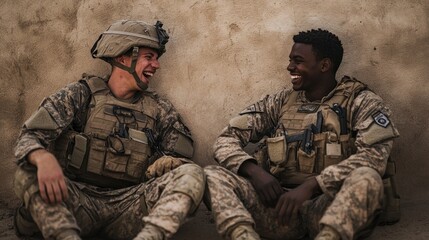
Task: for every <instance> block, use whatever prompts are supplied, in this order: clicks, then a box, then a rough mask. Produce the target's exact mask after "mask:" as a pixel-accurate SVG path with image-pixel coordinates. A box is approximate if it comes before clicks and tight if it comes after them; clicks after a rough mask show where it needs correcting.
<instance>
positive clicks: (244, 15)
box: [0, 0, 429, 199]
mask: <svg viewBox="0 0 429 240" xmlns="http://www.w3.org/2000/svg"><path fill="white" fill-rule="evenodd" d="M428 15H429V6H428V5H427V4H425V1H423V0H421V1H419V0H408V1H406V0H396V1H391V2H390V3H386V1H381V0H377V1H351V0H346V1H334V0H330V1H321V0H316V1H309V0H306V1H253V2H249V1H244V0H233V1H220V0H218V1H215V0H205V1H196V0H181V1H174V2H173V1H154V0H151V1H136V0H132V1H127V3H124V2H123V1H113V0H105V1H100V0H87V1H64V0H50V1H47V0H41V1H38V2H32V1H28V0H24V1H20V2H16V1H11V0H5V1H2V2H1V3H0V30H1V33H2V34H1V35H0V46H1V48H2V51H1V52H0V72H1V73H2V74H1V81H0V87H1V90H2V91H1V92H0V100H1V102H2V103H3V104H2V107H1V109H0V123H1V125H0V126H1V130H2V144H1V145H0V148H1V160H2V161H3V164H2V168H1V169H2V171H3V172H2V173H4V174H1V177H0V180H1V181H2V182H4V183H6V184H5V186H6V187H4V188H2V189H1V190H0V194H1V196H2V197H3V196H4V197H8V198H13V195H12V191H11V187H10V186H11V178H12V176H13V171H14V169H15V165H14V164H13V155H12V148H13V144H14V141H15V139H16V137H17V135H18V130H19V127H20V125H21V124H22V123H23V122H24V121H25V119H27V118H28V117H29V116H30V115H31V113H32V111H34V110H35V109H36V107H37V105H38V104H39V103H40V101H41V100H42V99H43V97H44V96H46V95H48V94H50V93H52V92H54V91H56V90H57V89H59V88H60V87H62V86H63V85H65V84H66V83H69V82H73V81H76V80H78V79H79V77H80V75H81V74H82V73H83V72H87V73H93V74H100V75H104V74H107V73H108V72H109V66H108V65H107V64H105V63H104V62H102V61H100V60H93V59H92V58H91V56H90V54H89V49H90V47H91V46H92V44H93V42H94V41H95V40H96V39H97V37H98V34H99V33H100V32H102V31H104V30H105V29H106V28H107V26H108V25H109V24H110V23H112V22H113V21H115V20H118V19H126V18H133V19H141V20H145V21H148V22H153V23H155V21H156V20H157V19H160V20H162V21H163V22H164V26H165V28H166V29H167V31H168V33H169V34H170V36H171V38H170V42H169V43H168V44H167V53H166V54H165V55H164V56H162V58H161V59H160V62H161V69H160V70H159V71H158V72H157V75H156V76H155V79H154V81H153V84H152V85H151V87H153V88H155V89H156V90H157V91H158V92H159V93H160V94H161V95H163V96H166V97H168V98H169V99H170V100H171V101H172V102H173V104H174V105H175V106H176V108H177V109H178V110H179V112H180V113H181V114H182V115H183V118H184V121H185V122H186V123H187V125H188V126H189V127H190V129H191V131H192V133H193V135H194V139H195V143H196V144H195V145H196V154H195V158H194V160H195V161H197V162H198V163H200V164H201V165H207V164H213V163H214V161H213V160H212V149H211V145H212V143H213V142H214V140H215V138H216V136H217V135H218V134H219V132H220V131H221V129H222V128H223V127H224V126H226V124H227V123H228V120H229V119H230V118H231V117H233V116H234V115H235V114H237V113H238V112H239V111H240V110H241V109H243V108H244V107H246V106H247V105H249V104H251V103H253V102H254V101H256V100H258V99H259V98H261V97H262V96H264V95H265V94H268V93H274V92H276V91H278V90H279V89H281V88H282V87H288V86H290V83H289V75H288V73H287V71H286V66H287V63H288V54H289V50H290V47H291V45H292V40H291V37H292V36H293V35H294V34H296V33H297V32H298V31H300V30H307V29H310V28H319V27H320V28H326V29H328V30H331V31H332V32H334V33H336V34H337V35H338V36H339V37H340V38H341V40H342V41H343V44H344V48H345V56H344V60H343V64H342V66H341V68H340V70H339V75H342V74H348V75H352V76H355V77H357V78H358V79H360V80H362V81H364V82H365V83H367V84H369V85H370V87H371V88H372V89H374V90H375V91H376V92H377V93H379V94H380V95H381V96H382V97H383V98H384V99H385V100H386V102H387V103H388V105H389V106H390V107H391V108H392V110H393V111H394V113H395V115H394V117H393V120H394V122H395V123H396V125H397V127H398V128H399V130H400V132H401V138H400V139H398V140H397V141H396V143H395V148H394V150H393V155H394V156H395V157H394V158H395V159H396V160H397V161H398V170H399V178H400V180H399V181H398V182H399V183H398V184H399V187H400V191H401V194H402V196H403V198H405V199H411V198H425V197H426V198H427V197H428V194H427V191H425V190H424V186H425V185H427V184H428V183H429V182H428V179H427V177H425V176H426V169H429V168H428V167H429V163H428V161H426V158H425V155H426V149H427V148H428V147H429V146H428V139H429V130H428V123H429V120H428V119H429V117H428V113H427V111H425V110H426V109H427V102H428V101H429V97H428V96H427V94H426V93H425V92H426V91H427V90H429V86H428V82H427V79H428V77H429V71H428V70H427V69H428V68H427V67H426V65H427V63H428V60H426V58H427V56H429V50H428V49H429V48H427V42H428V40H429V29H428V26H429V22H428V19H429V16H428ZM409 186H411V187H409Z"/></svg>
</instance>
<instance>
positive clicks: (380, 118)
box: [372, 112, 390, 128]
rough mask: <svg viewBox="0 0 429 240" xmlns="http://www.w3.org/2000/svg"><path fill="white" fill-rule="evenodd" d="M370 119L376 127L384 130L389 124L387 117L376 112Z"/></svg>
mask: <svg viewBox="0 0 429 240" xmlns="http://www.w3.org/2000/svg"><path fill="white" fill-rule="evenodd" d="M372 118H373V119H374V121H375V123H377V125H379V126H382V127H384V128H386V127H387V126H388V125H389V123H390V121H389V118H387V116H386V115H384V114H383V113H382V112H377V113H376V114H374V115H372Z"/></svg>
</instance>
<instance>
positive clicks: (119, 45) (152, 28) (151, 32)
mask: <svg viewBox="0 0 429 240" xmlns="http://www.w3.org/2000/svg"><path fill="white" fill-rule="evenodd" d="M162 26H163V24H162V22H160V21H157V22H156V24H155V25H150V24H148V23H146V22H143V21H135V20H120V21H117V22H115V23H113V24H112V25H111V26H110V27H109V28H108V29H107V30H106V31H105V32H103V33H102V34H101V35H100V36H99V38H98V39H97V41H95V43H94V45H93V46H92V48H91V55H92V57H93V58H100V59H103V60H104V61H106V62H108V63H110V64H112V65H114V66H117V67H119V68H122V69H124V70H126V71H128V72H129V73H131V74H132V75H133V76H134V79H135V80H136V82H137V85H138V86H139V87H140V88H141V89H142V90H144V89H146V88H147V85H146V84H144V83H143V82H142V81H141V80H140V78H139V77H138V75H137V73H136V72H135V66H136V63H137V57H138V52H139V47H148V48H152V49H155V50H156V51H157V52H158V57H160V56H161V55H162V54H163V53H165V44H166V43H167V42H168V39H169V36H168V34H167V32H166V31H165V30H164V29H163V28H162ZM131 49H132V55H131V57H132V62H131V66H130V67H127V66H125V65H122V64H120V63H118V62H116V61H115V60H114V58H115V57H119V56H121V55H123V54H125V53H127V52H128V51H129V50H131Z"/></svg>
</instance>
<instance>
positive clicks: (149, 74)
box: [143, 71, 154, 79]
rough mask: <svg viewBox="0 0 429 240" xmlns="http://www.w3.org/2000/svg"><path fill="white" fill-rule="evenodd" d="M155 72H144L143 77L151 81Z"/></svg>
mask: <svg viewBox="0 0 429 240" xmlns="http://www.w3.org/2000/svg"><path fill="white" fill-rule="evenodd" d="M153 74H154V73H153V72H148V71H144V72H143V76H145V78H147V79H149V78H151V77H152V76H153Z"/></svg>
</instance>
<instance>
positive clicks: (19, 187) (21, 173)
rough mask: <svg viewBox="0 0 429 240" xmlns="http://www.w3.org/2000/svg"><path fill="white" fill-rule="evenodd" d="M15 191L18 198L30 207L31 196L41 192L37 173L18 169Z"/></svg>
mask: <svg viewBox="0 0 429 240" xmlns="http://www.w3.org/2000/svg"><path fill="white" fill-rule="evenodd" d="M13 189H14V191H15V194H16V196H17V197H18V198H19V199H21V200H22V201H23V202H24V205H25V206H26V207H28V203H29V201H30V198H31V196H32V195H34V194H35V193H37V192H38V191H39V186H38V183H37V173H36V171H32V170H27V169H24V168H22V167H18V169H17V170H16V172H15V176H14V180H13Z"/></svg>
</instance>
